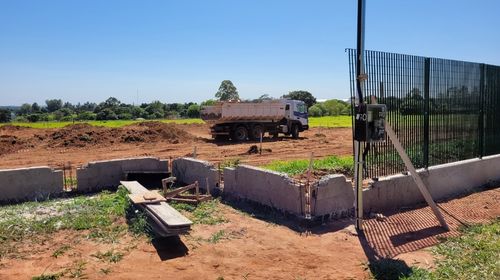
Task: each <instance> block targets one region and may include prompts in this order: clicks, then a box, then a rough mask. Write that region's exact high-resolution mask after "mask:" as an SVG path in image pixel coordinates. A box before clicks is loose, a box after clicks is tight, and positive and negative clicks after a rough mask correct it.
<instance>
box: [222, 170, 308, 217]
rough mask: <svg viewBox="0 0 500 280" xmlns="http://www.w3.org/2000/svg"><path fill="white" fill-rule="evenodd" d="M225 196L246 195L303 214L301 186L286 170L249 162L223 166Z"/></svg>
mask: <svg viewBox="0 0 500 280" xmlns="http://www.w3.org/2000/svg"><path fill="white" fill-rule="evenodd" d="M223 193H224V196H226V197H230V198H231V197H232V198H240V199H247V200H251V201H254V202H258V203H260V204H264V205H267V206H271V207H273V208H275V209H278V210H280V211H283V212H287V213H292V214H295V215H302V212H303V203H304V198H303V194H302V191H301V188H300V186H299V185H298V184H296V183H295V182H294V181H293V180H292V179H291V178H290V177H288V176H287V175H286V174H283V173H278V172H273V171H269V170H265V169H261V168H258V167H253V166H248V165H238V166H236V167H235V168H225V169H224V191H223Z"/></svg>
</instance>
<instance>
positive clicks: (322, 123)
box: [309, 116, 352, 127]
mask: <svg viewBox="0 0 500 280" xmlns="http://www.w3.org/2000/svg"><path fill="white" fill-rule="evenodd" d="M309 126H310V127H352V119H351V116H326V117H316V118H313V117H311V118H309Z"/></svg>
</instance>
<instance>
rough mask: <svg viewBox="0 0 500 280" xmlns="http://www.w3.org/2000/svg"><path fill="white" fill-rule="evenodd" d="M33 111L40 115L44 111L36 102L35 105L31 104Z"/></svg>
mask: <svg viewBox="0 0 500 280" xmlns="http://www.w3.org/2000/svg"><path fill="white" fill-rule="evenodd" d="M31 111H32V112H33V113H40V112H41V111H42V108H40V105H38V103H36V102H34V103H33V104H31Z"/></svg>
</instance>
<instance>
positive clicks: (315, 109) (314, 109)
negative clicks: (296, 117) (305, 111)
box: [309, 104, 323, 117]
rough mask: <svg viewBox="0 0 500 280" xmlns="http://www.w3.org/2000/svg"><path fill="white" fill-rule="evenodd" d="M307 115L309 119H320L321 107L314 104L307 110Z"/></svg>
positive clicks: (321, 114)
mask: <svg viewBox="0 0 500 280" xmlns="http://www.w3.org/2000/svg"><path fill="white" fill-rule="evenodd" d="M309 115H310V116H311V117H321V116H323V110H321V107H320V106H319V105H318V104H314V105H312V106H311V108H309Z"/></svg>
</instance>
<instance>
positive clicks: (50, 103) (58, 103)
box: [45, 99, 63, 113]
mask: <svg viewBox="0 0 500 280" xmlns="http://www.w3.org/2000/svg"><path fill="white" fill-rule="evenodd" d="M45 104H46V105H47V111H49V113H53V112H55V111H57V110H59V109H61V108H62V106H63V102H62V100H61V99H48V100H45Z"/></svg>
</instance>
